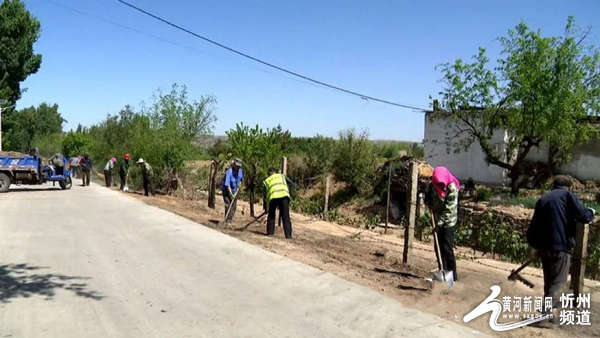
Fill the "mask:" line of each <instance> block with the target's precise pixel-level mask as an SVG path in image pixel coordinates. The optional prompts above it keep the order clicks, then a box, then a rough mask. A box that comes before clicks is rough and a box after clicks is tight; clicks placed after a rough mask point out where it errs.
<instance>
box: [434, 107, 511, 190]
mask: <svg viewBox="0 0 600 338" xmlns="http://www.w3.org/2000/svg"><path fill="white" fill-rule="evenodd" d="M453 131H454V130H453V129H448V128H447V123H446V122H445V121H443V120H439V119H438V120H436V121H434V122H432V121H431V120H430V118H429V114H426V115H425V142H424V143H425V144H424V148H425V160H426V161H427V162H428V163H429V164H430V165H431V166H433V167H434V168H435V167H437V166H444V167H447V168H448V169H449V170H450V171H451V172H452V173H453V174H454V176H456V178H458V179H459V180H460V181H461V182H466V180H467V179H469V178H473V179H474V180H475V181H476V182H478V183H484V184H489V185H503V184H505V183H506V170H504V169H502V168H500V167H498V166H495V165H487V164H486V163H485V161H484V158H485V155H484V153H483V150H481V147H480V146H479V144H478V143H477V142H475V143H474V144H472V145H471V147H470V149H469V150H468V151H461V152H460V153H458V154H454V152H453V150H450V154H448V153H447V150H446V139H447V137H448V136H450V137H451V136H453V135H454V134H455V132H454V133H453ZM504 134H505V133H504V132H500V131H499V132H496V133H494V135H493V137H492V144H494V145H495V146H497V147H498V148H499V149H500V150H504V147H505V144H506V143H505V140H504V137H505V135H504ZM432 140H437V143H434V142H432Z"/></svg>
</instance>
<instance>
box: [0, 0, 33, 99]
mask: <svg viewBox="0 0 600 338" xmlns="http://www.w3.org/2000/svg"><path fill="white" fill-rule="evenodd" d="M39 35H40V22H39V21H38V20H37V19H36V18H35V17H34V16H33V15H31V13H29V11H27V9H26V8H25V4H24V3H23V2H21V1H20V0H4V1H3V2H2V3H1V4H0V98H1V99H5V100H8V101H10V102H13V103H14V102H17V100H19V99H20V98H21V93H22V90H21V82H23V81H25V79H26V78H27V77H28V76H29V75H31V74H35V73H36V72H37V71H38V69H39V68H40V65H41V63H42V56H41V55H40V54H35V53H34V52H33V45H34V43H35V42H36V41H37V39H38V37H39Z"/></svg>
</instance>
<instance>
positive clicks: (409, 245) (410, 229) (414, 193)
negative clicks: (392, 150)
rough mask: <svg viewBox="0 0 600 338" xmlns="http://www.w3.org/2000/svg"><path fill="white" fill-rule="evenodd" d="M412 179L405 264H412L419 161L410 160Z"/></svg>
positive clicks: (405, 234)
mask: <svg viewBox="0 0 600 338" xmlns="http://www.w3.org/2000/svg"><path fill="white" fill-rule="evenodd" d="M409 170H410V180H409V186H408V191H407V195H408V196H407V199H406V200H407V201H408V206H407V207H408V210H407V215H408V222H406V227H405V228H404V252H403V254H402V262H403V263H404V264H411V257H412V243H413V237H414V236H415V223H416V218H417V217H416V216H417V184H418V182H419V167H418V165H417V162H415V161H412V162H410V167H409Z"/></svg>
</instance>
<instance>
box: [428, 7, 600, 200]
mask: <svg viewBox="0 0 600 338" xmlns="http://www.w3.org/2000/svg"><path fill="white" fill-rule="evenodd" d="M588 33H589V30H588V31H585V32H582V31H581V30H579V29H577V28H576V26H575V21H574V19H573V17H569V19H568V22H567V25H566V30H565V35H564V36H561V37H544V36H542V34H541V32H540V31H533V30H531V29H529V27H528V26H527V25H526V24H524V23H520V24H518V25H517V26H516V27H515V28H514V29H511V30H509V32H508V36H505V37H501V38H499V39H498V40H499V41H500V43H501V45H502V47H503V49H502V55H503V58H500V59H499V60H498V63H497V66H496V67H495V68H491V67H490V66H489V65H488V63H489V59H488V57H487V56H486V52H485V49H483V48H480V49H479V53H478V55H476V56H475V57H474V62H473V63H465V62H463V61H462V60H460V59H458V60H456V61H455V62H454V63H445V64H442V65H440V66H441V68H442V73H443V77H442V79H441V81H442V82H443V83H444V85H445V86H444V88H443V91H442V92H441V93H440V94H441V102H440V104H441V107H440V108H441V109H436V108H437V107H435V106H434V113H433V115H432V117H433V119H434V120H435V119H437V118H444V119H445V121H446V123H447V125H446V129H447V130H448V134H447V135H446V140H445V141H446V144H447V146H448V151H449V152H450V150H451V149H454V151H455V152H459V151H461V150H463V149H468V147H470V146H471V145H472V144H473V143H478V144H479V145H480V146H481V149H482V150H483V152H484V154H485V160H486V162H487V163H488V164H491V165H497V166H499V167H501V168H504V169H506V170H507V171H508V177H509V178H510V179H511V192H512V194H513V195H517V194H518V192H519V189H520V188H521V187H522V186H523V184H524V182H525V181H526V180H524V179H523V178H525V177H526V174H527V173H526V172H525V170H524V168H525V165H526V164H527V161H526V158H527V155H528V154H529V152H530V151H531V149H532V148H534V147H537V148H542V149H544V147H545V146H549V147H550V151H549V154H548V163H549V165H551V166H555V165H556V164H557V163H559V162H562V161H566V160H568V159H569V152H570V150H571V149H572V147H573V146H574V145H577V144H580V143H584V142H587V141H588V140H589V139H590V138H591V137H594V136H595V135H596V130H595V129H594V128H593V127H592V126H591V125H590V123H588V122H587V118H588V117H589V116H590V115H597V114H598V113H599V112H600V76H599V69H600V53H599V51H598V50H597V49H596V48H595V47H594V46H592V45H587V44H586V40H587V35H588ZM498 131H505V132H506V135H507V136H508V137H507V144H506V147H500V149H499V148H498V147H496V145H495V144H493V137H494V134H495V133H497V132H498Z"/></svg>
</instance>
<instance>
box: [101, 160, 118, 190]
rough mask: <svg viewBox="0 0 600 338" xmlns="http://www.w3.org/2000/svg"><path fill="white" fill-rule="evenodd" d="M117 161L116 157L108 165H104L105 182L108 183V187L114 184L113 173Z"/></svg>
mask: <svg viewBox="0 0 600 338" xmlns="http://www.w3.org/2000/svg"><path fill="white" fill-rule="evenodd" d="M116 162H117V159H116V158H114V157H113V158H111V159H110V160H109V161H108V162H106V165H105V166H104V183H106V187H107V188H110V185H111V184H112V174H113V170H114V169H115V163H116Z"/></svg>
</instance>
